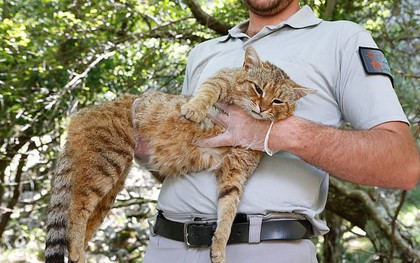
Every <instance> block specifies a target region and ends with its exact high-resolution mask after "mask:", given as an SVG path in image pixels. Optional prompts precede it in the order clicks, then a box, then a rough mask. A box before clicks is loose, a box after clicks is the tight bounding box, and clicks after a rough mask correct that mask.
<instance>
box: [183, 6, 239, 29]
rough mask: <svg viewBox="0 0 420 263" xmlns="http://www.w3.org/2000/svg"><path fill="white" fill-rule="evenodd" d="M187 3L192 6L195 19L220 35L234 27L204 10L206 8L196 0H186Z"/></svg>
mask: <svg viewBox="0 0 420 263" xmlns="http://www.w3.org/2000/svg"><path fill="white" fill-rule="evenodd" d="M185 3H186V4H187V6H188V7H189V8H190V10H191V12H192V13H193V15H194V17H195V19H196V20H197V21H198V23H200V24H201V25H203V26H206V27H208V28H210V29H212V30H214V31H216V32H217V33H218V34H220V35H226V34H227V32H228V30H229V29H231V28H232V26H231V25H229V24H225V23H222V22H220V21H219V20H217V19H216V18H214V17H212V16H211V15H209V14H207V13H206V12H204V10H203V9H202V8H201V7H200V5H199V4H197V3H196V2H195V1H194V0H185Z"/></svg>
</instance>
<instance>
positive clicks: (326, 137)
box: [136, 0, 420, 263]
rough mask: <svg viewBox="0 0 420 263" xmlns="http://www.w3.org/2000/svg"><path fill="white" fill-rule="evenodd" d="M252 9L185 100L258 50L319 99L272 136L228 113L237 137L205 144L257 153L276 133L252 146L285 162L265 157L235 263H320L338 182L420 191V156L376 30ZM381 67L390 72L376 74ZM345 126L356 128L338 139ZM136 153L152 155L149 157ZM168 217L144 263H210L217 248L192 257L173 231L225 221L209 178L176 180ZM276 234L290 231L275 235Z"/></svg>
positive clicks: (197, 64)
mask: <svg viewBox="0 0 420 263" xmlns="http://www.w3.org/2000/svg"><path fill="white" fill-rule="evenodd" d="M244 2H245V4H246V6H247V7H248V9H249V21H247V22H245V23H242V24H240V25H238V26H236V27H234V28H233V29H231V30H230V31H229V35H228V36H225V37H220V38H217V39H213V40H210V41H207V42H205V43H202V44H201V45H199V46H197V47H196V48H194V49H193V50H192V52H191V54H190V58H189V62H188V66H187V72H186V78H185V82H184V86H183V93H184V94H188V95H193V94H194V92H195V91H196V90H197V88H198V87H199V86H200V84H201V83H203V82H204V81H205V80H206V79H207V78H208V77H210V76H212V75H213V74H214V73H215V72H217V71H218V70H220V69H222V68H227V67H238V66H241V65H242V63H243V54H244V50H245V48H246V47H247V46H250V45H252V46H253V47H254V48H255V49H256V50H257V52H258V53H259V55H260V57H261V59H263V60H268V61H270V62H271V63H273V64H276V65H277V66H279V67H280V68H282V69H283V70H284V71H285V72H286V73H287V74H288V75H289V76H290V77H291V79H292V80H294V81H295V82H297V83H298V84H300V85H302V86H305V87H308V88H313V89H316V90H317V93H316V94H312V95H308V96H306V97H304V98H303V99H301V100H300V101H299V102H298V105H297V110H296V111H295V114H294V116H292V117H289V118H288V119H286V120H284V121H280V122H277V123H275V124H274V125H273V127H272V129H271V131H270V130H269V123H259V124H256V125H254V126H246V127H242V126H241V124H242V123H243V122H244V120H247V119H248V118H250V117H249V116H247V115H246V114H245V113H243V112H242V111H241V110H239V109H238V108H236V107H233V106H232V107H230V108H228V109H227V112H228V115H220V116H217V118H218V119H219V121H220V122H222V123H224V125H225V128H226V132H225V133H224V134H222V135H220V136H218V137H216V138H210V139H205V140H202V141H200V142H199V144H200V145H201V146H210V147H218V146H236V145H239V146H244V147H248V146H250V145H251V143H252V142H253V140H254V139H255V136H256V135H259V136H260V137H261V141H264V138H265V137H266V136H267V133H269V134H268V136H269V140H268V145H265V146H264V145H263V144H260V145H256V144H252V148H253V149H256V150H261V151H266V152H268V153H271V152H275V153H276V154H274V155H273V156H268V155H265V156H264V158H263V159H262V161H261V163H260V165H259V167H258V168H257V170H256V172H255V173H254V175H253V176H252V177H251V179H250V180H249V182H248V183H247V185H246V189H245V193H244V196H243V198H242V200H241V204H240V207H239V213H241V214H245V215H246V216H245V219H243V221H247V222H249V225H250V227H249V228H248V229H247V230H246V235H248V236H249V238H248V242H241V243H233V244H229V245H228V247H227V262H229V263H235V262H316V249H315V246H314V244H313V243H311V241H310V240H309V239H307V237H308V236H319V235H323V234H325V233H327V232H328V227H327V226H326V224H325V222H323V221H320V220H318V219H317V218H315V216H316V215H318V214H319V213H321V212H322V211H323V209H324V207H325V202H326V198H327V192H328V174H327V172H328V173H332V174H334V175H335V176H337V177H339V178H341V179H344V180H347V181H351V182H355V183H360V184H365V185H374V186H380V187H387V188H402V189H411V188H413V187H415V185H416V183H417V181H418V179H419V175H420V164H419V157H418V152H417V149H416V147H415V144H414V142H413V138H412V137H411V134H410V131H409V128H408V125H407V124H408V122H407V119H406V117H405V115H404V113H403V111H402V109H401V106H400V104H399V102H398V99H397V97H396V95H395V92H394V91H393V88H392V83H391V77H390V75H389V73H390V72H389V68H388V67H387V64H386V60H385V59H384V57H383V54H382V53H381V51H379V50H378V49H377V47H376V44H375V43H374V41H373V40H372V38H371V36H370V35H369V33H368V32H366V31H365V30H363V29H362V28H361V27H359V26H357V25H355V24H353V23H350V22H326V21H322V20H320V19H318V18H316V17H315V16H314V14H313V12H312V10H311V9H310V8H309V7H307V6H305V7H303V8H301V7H300V6H299V3H298V0H245V1H244ZM375 58H380V59H377V60H379V61H377V60H374V59H375ZM373 61H375V62H376V63H378V65H379V66H378V65H376V64H375V67H373V66H369V65H373V64H369V63H370V62H373ZM344 122H350V123H351V124H352V126H353V127H354V128H355V129H356V130H354V131H345V130H341V129H339V127H341V126H342V125H343V124H344ZM136 155H137V156H141V155H142V150H141V149H140V148H139V149H138V150H137V153H136ZM158 209H159V210H160V211H161V215H160V216H158V218H157V221H158V222H159V224H160V226H162V225H163V228H164V229H166V230H165V231H163V232H162V231H161V230H159V231H157V233H155V235H152V236H151V239H150V242H149V247H148V251H147V253H146V256H145V259H144V262H145V263H150V262H210V257H209V248H208V247H189V246H187V245H186V244H185V243H183V242H180V241H177V240H176V237H175V236H176V235H179V233H178V234H174V233H171V232H173V231H174V232H176V231H178V230H176V229H175V228H179V225H178V224H176V223H175V224H173V223H174V222H181V224H180V225H181V227H182V226H184V224H182V223H185V222H191V221H193V220H201V221H199V222H202V221H211V220H214V219H215V218H216V213H217V189H216V182H215V178H214V176H213V175H212V174H211V173H208V172H199V173H194V174H193V173H191V174H186V175H185V176H182V177H177V178H171V177H168V178H166V179H165V181H164V183H163V186H162V190H161V193H160V196H159V200H158ZM162 215H163V216H164V217H165V218H166V219H162V218H163V217H162ZM268 218H271V219H274V220H275V221H276V222H277V221H279V222H280V223H278V224H279V228H278V229H274V230H270V229H266V224H265V222H267V220H268ZM297 219H305V220H307V221H308V222H310V226H311V227H310V229H306V230H305V233H303V235H302V239H298V240H290V238H288V237H289V236H293V235H294V234H295V233H293V230H291V229H290V228H287V229H285V230H284V231H283V230H279V229H281V228H282V225H283V224H284V222H285V221H289V222H293V223H294V222H296V220H297ZM158 222H156V224H157V223H158ZM175 225H176V227H175ZM172 226H173V227H172ZM187 226H188V225H187ZM159 229H162V227H159ZM172 230H173V231H172ZM277 230H278V231H283V232H281V234H280V235H277V236H276V235H271V236H270V234H271V232H273V231H274V232H275V231H277ZM270 231H271V232H270ZM181 232H182V231H181ZM262 232H264V233H266V232H268V236H270V237H269V238H268V241H261V240H260V237H261V235H260V233H262ZM182 234H183V233H181V235H182ZM188 234H189V235H192V234H194V233H188ZM195 234H196V233H195ZM164 236H165V237H164ZM279 236H282V237H283V236H284V237H285V238H282V237H280V238H279ZM292 239H293V238H292ZM260 241H261V242H260Z"/></svg>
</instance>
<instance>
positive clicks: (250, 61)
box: [244, 46, 261, 70]
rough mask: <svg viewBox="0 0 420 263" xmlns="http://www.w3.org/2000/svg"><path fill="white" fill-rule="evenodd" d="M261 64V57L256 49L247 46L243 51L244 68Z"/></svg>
mask: <svg viewBox="0 0 420 263" xmlns="http://www.w3.org/2000/svg"><path fill="white" fill-rule="evenodd" d="M260 64H261V59H260V57H259V56H258V54H257V51H255V49H254V48H253V47H251V46H250V47H248V48H247V49H246V51H245V62H244V68H245V69H246V70H248V69H249V68H252V67H255V66H258V65H260Z"/></svg>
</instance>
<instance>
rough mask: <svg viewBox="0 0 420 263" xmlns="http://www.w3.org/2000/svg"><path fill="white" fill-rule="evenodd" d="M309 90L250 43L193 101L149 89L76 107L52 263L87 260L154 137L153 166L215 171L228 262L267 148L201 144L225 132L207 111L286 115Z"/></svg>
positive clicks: (220, 247) (62, 167)
mask: <svg viewBox="0 0 420 263" xmlns="http://www.w3.org/2000/svg"><path fill="white" fill-rule="evenodd" d="M308 93H313V90H310V89H307V88H303V87H301V86H299V85H297V84H296V83H294V82H293V81H292V80H290V78H289V77H288V76H287V75H286V73H285V72H284V71H283V70H281V69H279V68H278V67H276V66H274V65H273V64H271V63H269V62H266V61H261V60H260V58H259V57H258V55H257V53H256V51H255V50H254V49H253V48H252V47H249V48H248V49H247V50H246V52H245V62H244V66H243V67H239V68H233V69H226V70H222V71H220V72H218V73H217V74H216V75H215V76H214V77H212V78H210V79H209V80H207V81H206V82H205V83H203V85H202V86H201V87H200V89H199V91H198V92H197V94H196V95H195V96H194V97H193V98H192V99H190V98H189V97H187V96H182V95H170V94H165V93H161V92H146V93H144V94H142V95H139V96H133V95H125V96H123V97H121V98H119V99H117V100H115V101H113V102H108V103H104V104H101V105H98V106H94V107H90V108H85V109H82V110H80V111H78V112H76V113H75V114H74V115H73V116H72V117H71V120H70V123H69V126H68V135H67V142H66V144H65V146H64V149H63V151H62V153H61V154H60V157H59V161H58V164H57V168H56V171H55V174H54V177H53V184H52V194H51V200H50V210H49V213H48V221H47V238H46V249H45V257H46V263H53V262H54V263H55V262H64V258H65V255H66V253H67V251H68V257H69V261H71V262H85V249H86V247H87V243H88V241H89V240H90V239H91V238H92V236H93V234H94V233H95V231H96V229H97V228H98V227H99V226H100V224H101V223H102V221H103V219H104V217H105V216H106V214H107V213H108V212H109V210H110V209H111V207H112V205H113V203H114V200H115V198H116V196H117V194H118V193H119V192H120V191H121V189H122V188H123V186H124V181H125V179H126V176H127V173H128V171H129V169H130V167H131V164H132V160H133V154H134V149H135V146H136V138H137V137H139V136H141V138H142V139H144V140H145V141H147V142H148V144H149V149H150V152H151V155H150V164H151V166H152V167H153V170H155V171H158V173H159V175H160V176H182V175H183V174H185V173H187V172H194V171H201V170H211V171H214V173H215V176H216V179H217V184H218V191H219V199H218V215H217V217H218V220H217V228H216V230H215V233H214V237H213V242H212V245H211V260H212V262H214V263H216V262H225V249H226V244H227V241H228V238H229V235H230V229H231V226H232V223H233V220H234V218H235V215H236V213H237V208H238V205H239V200H240V198H241V196H242V193H243V190H244V185H245V183H246V181H247V179H248V178H249V176H250V175H251V174H252V173H253V171H254V170H255V168H256V167H257V165H258V163H259V160H260V158H261V156H262V154H263V153H262V152H260V151H254V150H246V149H243V148H240V147H220V148H200V147H198V146H196V145H195V144H194V142H195V141H196V140H197V139H199V138H207V137H212V136H215V135H217V134H220V133H221V132H222V128H221V127H219V126H217V125H214V124H213V123H212V122H211V121H210V119H209V118H207V117H206V114H207V112H208V111H209V110H211V109H212V106H214V104H216V103H217V102H221V103H226V104H236V105H238V106H240V107H241V108H243V109H244V110H245V111H246V112H248V113H249V114H250V115H252V116H254V117H255V118H258V119H262V120H270V121H276V120H282V119H285V118H287V117H288V116H290V115H291V114H292V112H293V110H294V109H295V104H296V101H297V100H298V99H299V98H301V97H303V96H305V95H306V94H308ZM262 105H264V106H262ZM174 131H175V132H174Z"/></svg>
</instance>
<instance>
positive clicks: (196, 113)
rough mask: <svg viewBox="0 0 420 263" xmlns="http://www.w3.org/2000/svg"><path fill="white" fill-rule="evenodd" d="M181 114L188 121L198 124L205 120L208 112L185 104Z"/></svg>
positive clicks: (190, 104)
mask: <svg viewBox="0 0 420 263" xmlns="http://www.w3.org/2000/svg"><path fill="white" fill-rule="evenodd" d="M181 114H182V115H183V116H184V117H185V118H187V119H188V120H190V121H193V122H197V123H198V122H200V121H202V120H204V118H205V117H206V114H207V112H206V111H205V110H203V109H201V108H200V107H198V106H197V105H194V104H192V103H185V104H184V105H182V106H181Z"/></svg>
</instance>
